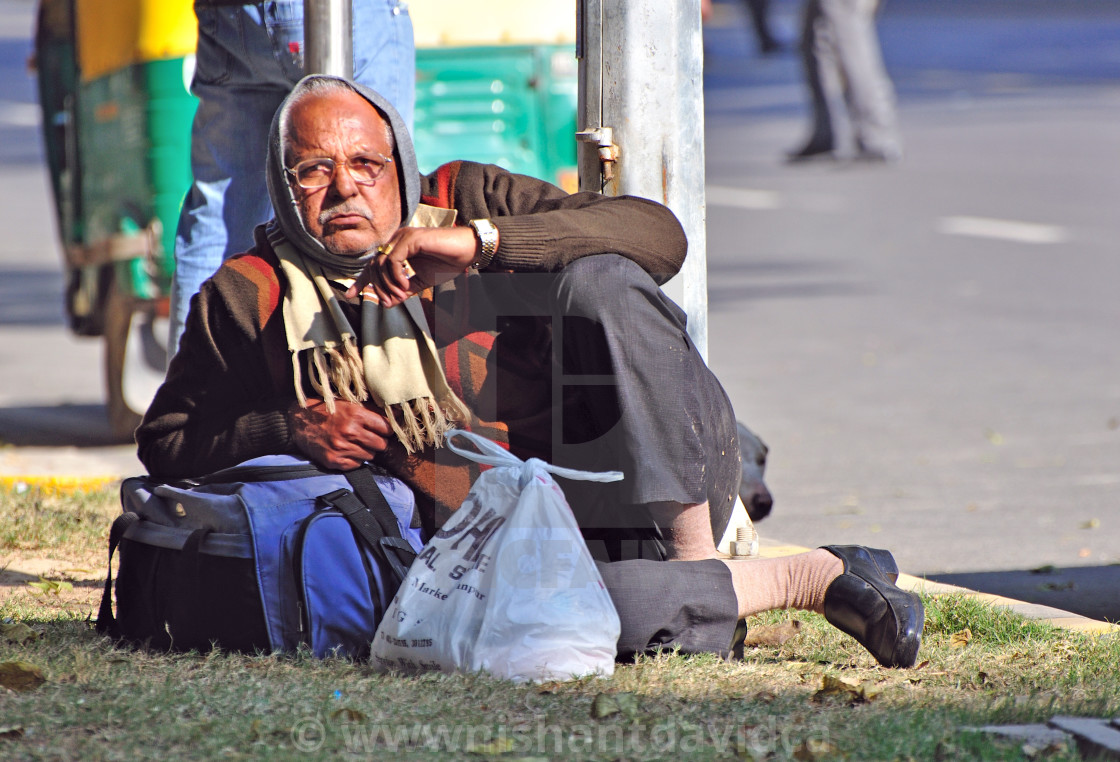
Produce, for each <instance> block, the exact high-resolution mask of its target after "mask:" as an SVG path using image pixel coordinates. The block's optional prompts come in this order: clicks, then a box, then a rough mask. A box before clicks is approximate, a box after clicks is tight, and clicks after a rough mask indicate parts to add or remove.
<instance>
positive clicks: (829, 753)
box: [793, 738, 840, 759]
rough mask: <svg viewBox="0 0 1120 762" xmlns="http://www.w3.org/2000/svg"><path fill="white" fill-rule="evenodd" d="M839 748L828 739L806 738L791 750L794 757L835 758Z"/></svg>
mask: <svg viewBox="0 0 1120 762" xmlns="http://www.w3.org/2000/svg"><path fill="white" fill-rule="evenodd" d="M839 753H840V749H839V747H837V746H836V745H834V744H830V743H829V742H828V741H824V740H821V739H818V738H808V739H806V740H805V742H804V743H802V744H799V745H798V746H797V748H796V749H794V750H793V758H794V759H836V757H837V756H839Z"/></svg>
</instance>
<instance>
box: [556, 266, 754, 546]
mask: <svg viewBox="0 0 1120 762" xmlns="http://www.w3.org/2000/svg"><path fill="white" fill-rule="evenodd" d="M547 301H548V305H549V309H550V313H551V316H552V326H553V386H554V392H553V399H554V400H555V399H561V400H562V404H561V405H559V406H555V405H554V411H555V415H556V417H558V418H559V419H560V420H558V421H557V420H554V424H553V438H554V439H553V447H552V452H553V458H554V462H555V463H557V464H558V465H564V466H569V467H572V468H579V469H583V470H589V471H604V470H619V471H622V472H623V473H624V474H625V479H624V480H623V481H621V482H616V483H614V484H594V483H590V482H575V481H568V480H563V479H559V480H558V481H559V482H560V483H561V486H562V487H563V489H564V492H565V495H566V497H567V498H568V502H569V503H570V504H571V506H572V510H573V512H574V513H575V514H576V518H577V520H578V521H579V523H580V526H581V527H583V528H584V532H585V537H586V538H587V540H588V544H589V546H590V547H591V549H592V554H593V555H595V556H596V557H597V558H600V559H610V560H620V559H625V558H652V559H655V560H660V559H662V558H664V555H665V553H664V545H663V543H662V542H661V532H660V529H659V528H658V527H657V525H656V522H655V521H653V519H652V518H651V517H650V515H649V512H648V510H647V509H646V506H648V505H649V504H650V503H661V502H675V503H682V504H690V503H701V502H704V501H708V503H709V506H710V508H711V519H712V521H711V523H712V533H713V538H718V537H719V536H721V535H722V534H723V532H724V530H725V529H726V527H727V524H728V521H729V520H730V516H731V509H732V507H733V506H734V501H735V495H736V494H737V492H738V489H739V479H740V475H741V467H740V455H739V440H738V435H737V433H736V429H735V414H734V411H733V410H732V407H731V402H730V400H729V399H728V398H727V394H726V393H725V392H724V390H723V387H722V386H721V385H720V384H719V382H718V381H717V380H716V378H715V376H714V375H713V374H712V372H711V371H710V370H709V369H708V367H707V365H706V364H705V363H704V360H703V358H701V356H700V354H699V352H698V351H697V350H696V347H695V346H694V345H693V343H692V341H691V339H689V337H688V333H687V332H686V330H685V313H684V311H683V310H681V308H680V307H678V306H677V305H676V304H674V303H673V301H672V300H670V299H669V298H668V297H667V296H666V295H665V294H664V293H663V292H662V291H661V289H660V288H659V287H658V285H657V283H655V282H654V280H653V278H651V277H650V276H649V274H647V273H646V272H645V271H644V270H642V268H641V267H639V266H638V265H637V264H635V263H634V262H632V261H630V260H628V259H625V258H623V257H620V256H618V255H615V254H601V255H597V256H592V257H584V258H582V259H578V260H576V261H574V262H572V263H571V264H569V265H568V266H567V267H565V268H564V269H563V270H562V271H560V273H559V274H557V275H556V277H555V278H553V279H551V282H550V283H549V284H548V295H547Z"/></svg>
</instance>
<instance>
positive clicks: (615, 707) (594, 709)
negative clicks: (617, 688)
mask: <svg viewBox="0 0 1120 762" xmlns="http://www.w3.org/2000/svg"><path fill="white" fill-rule="evenodd" d="M637 713H638V699H637V697H636V696H635V695H634V694H633V693H600V694H599V695H597V696H596V697H595V698H594V699H593V700H592V702H591V716H592V717H594V718H595V719H597V720H601V719H603V718H604V717H610V716H611V715H612V714H624V715H626V716H627V717H629V718H631V719H632V718H633V717H634V716H635V715H636V714H637Z"/></svg>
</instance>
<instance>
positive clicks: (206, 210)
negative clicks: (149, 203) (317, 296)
mask: <svg viewBox="0 0 1120 762" xmlns="http://www.w3.org/2000/svg"><path fill="white" fill-rule="evenodd" d="M194 10H195V14H196V15H197V17H198V49H197V53H196V63H195V73H194V80H193V81H192V83H191V92H192V93H194V95H196V96H197V97H198V99H199V104H198V111H197V113H196V115H195V118H194V124H193V127H192V133H191V170H192V172H193V174H194V182H193V183H192V185H191V188H190V191H189V192H188V194H187V197H186V200H185V202H184V204H183V211H182V214H181V215H180V217H179V225H178V229H177V231H176V234H175V274H174V277H173V279H172V284H171V314H170V327H169V337H168V338H169V342H170V343H169V344H168V357H169V359H170V357H171V356H172V355H174V354H175V352H176V351H177V349H178V346H179V337H180V335H181V334H182V332H183V326H184V324H185V322H186V317H187V311H188V309H189V308H190V301H191V297H192V296H193V295H194V294H195V293H196V292H197V291H198V287H199V286H200V285H201V284H202V281H204V280H206V279H207V278H209V277H210V276H211V275H213V274H214V272H215V271H216V270H217V269H218V266H219V265H221V264H222V262H223V261H224V260H225V259H226V258H227V257H230V256H232V255H233V254H236V253H237V252H241V251H245V250H247V249H249V248H250V247H252V245H253V228H254V227H256V226H257V225H259V224H261V223H263V222H266V221H267V220H268V219H269V218H270V217H272V206H271V204H270V203H269V200H268V191H267V189H266V188H265V175H264V166H265V154H266V153H267V145H268V128H269V125H270V124H271V122H272V115H273V114H274V113H275V112H276V109H277V107H278V106H279V105H280V103H281V102H282V101H283V100H284V98H285V97H286V96H287V95H288V93H289V92H290V91H291V89H292V87H293V86H294V85H295V83H296V82H298V81H299V80H300V78H301V77H303V75H304V71H303V63H304V62H303V53H304V41H303V0H268V1H267V2H259V3H253V4H240V3H231V2H229V0H195V4H194ZM351 14H352V21H353V52H354V76H353V79H354V80H356V81H358V82H361V83H362V84H365V85H368V86H369V87H372V88H374V89H376V90H377V91H378V92H380V93H382V94H383V95H384V96H385V97H386V98H387V99H388V100H389V101H390V102H391V103H392V104H393V105H394V106H395V107H396V109H397V111H398V112H400V114H401V116H402V117H403V118H404V120H405V121H406V123H407V124H408V125H409V126H410V127H411V125H412V111H413V102H414V99H415V85H416V53H415V46H414V41H413V34H412V20H411V19H410V18H409V15H408V7H407V5H406V4H405V3H404V2H402V0H352V11H351Z"/></svg>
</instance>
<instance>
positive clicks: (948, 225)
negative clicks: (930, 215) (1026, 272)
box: [937, 217, 1069, 243]
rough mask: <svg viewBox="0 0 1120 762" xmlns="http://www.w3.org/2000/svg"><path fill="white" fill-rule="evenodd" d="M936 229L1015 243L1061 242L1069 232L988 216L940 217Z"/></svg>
mask: <svg viewBox="0 0 1120 762" xmlns="http://www.w3.org/2000/svg"><path fill="white" fill-rule="evenodd" d="M937 231H938V232H939V233H945V234H946V235H966V236H974V237H976V238H998V239H1000V240H1004V241H1014V242H1016V243H1063V242H1065V241H1067V240H1069V234H1068V233H1067V232H1066V229H1065V228H1063V227H1061V226H1060V225H1041V224H1038V223H1035V222H1016V221H1015V220H997V219H992V218H990V217H942V218H941V219H940V220H938V221H937Z"/></svg>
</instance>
